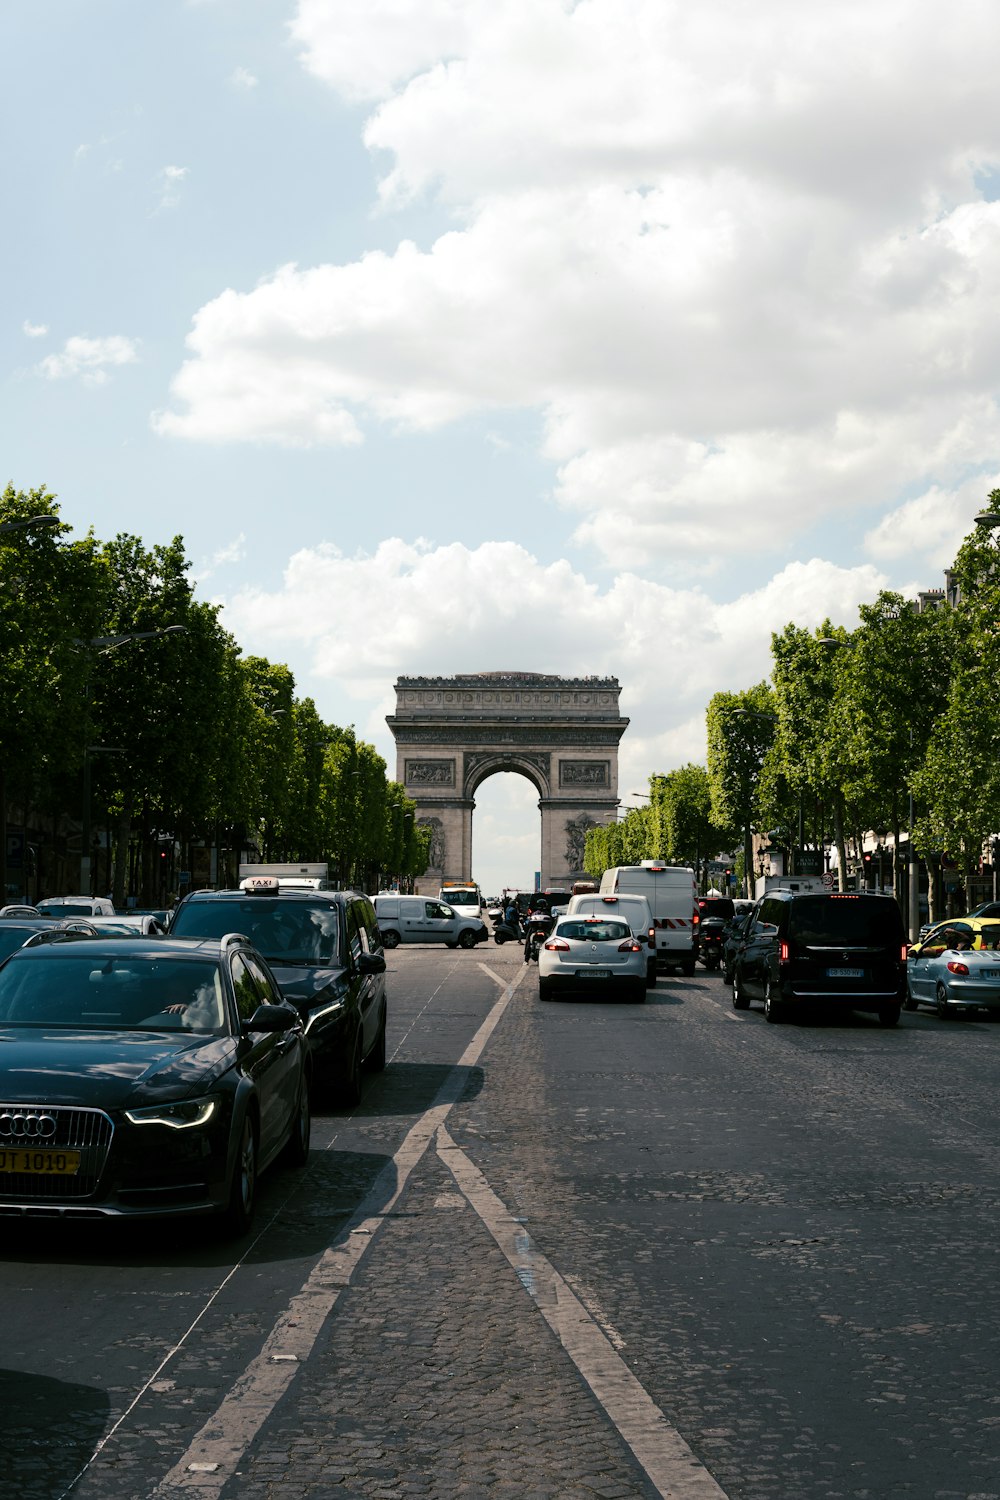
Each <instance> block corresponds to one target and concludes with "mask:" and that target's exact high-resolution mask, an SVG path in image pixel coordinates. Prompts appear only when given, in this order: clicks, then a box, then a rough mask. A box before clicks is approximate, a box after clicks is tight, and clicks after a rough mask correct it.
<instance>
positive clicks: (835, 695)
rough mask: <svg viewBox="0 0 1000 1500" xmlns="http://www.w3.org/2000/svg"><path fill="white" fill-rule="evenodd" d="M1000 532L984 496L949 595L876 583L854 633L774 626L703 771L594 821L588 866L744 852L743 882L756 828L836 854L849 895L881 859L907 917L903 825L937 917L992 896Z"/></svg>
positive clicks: (679, 773) (716, 704)
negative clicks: (764, 669) (892, 589)
mask: <svg viewBox="0 0 1000 1500" xmlns="http://www.w3.org/2000/svg"><path fill="white" fill-rule="evenodd" d="M998 528H1000V490H993V491H991V492H990V495H989V499H988V502H987V506H986V508H985V510H984V511H983V512H982V513H981V515H980V516H979V517H978V518H977V520H976V524H975V525H974V526H973V528H972V530H971V532H970V533H969V535H968V536H967V537H966V538H965V540H964V542H963V543H962V545H961V547H960V548H959V551H958V555H957V557H956V559H955V562H954V564H953V567H952V568H951V570H950V571H949V573H948V574H946V579H947V585H948V586H947V590H945V591H940V592H939V593H936V594H934V595H932V596H930V597H928V596H927V595H924V596H922V600H921V601H920V603H919V604H918V603H915V602H914V601H910V600H906V599H904V598H903V597H902V595H900V594H895V593H889V592H883V593H880V594H879V596H878V598H877V599H876V600H875V602H874V603H873V604H866V605H862V606H861V608H860V610H859V616H860V619H859V623H858V625H857V627H856V628H855V629H854V630H845V629H840V628H834V627H833V626H832V625H831V624H830V623H829V621H827V622H825V623H824V624H823V625H822V626H821V627H820V628H819V629H818V630H813V631H810V630H806V629H804V628H802V627H801V626H799V625H796V624H795V623H789V624H788V625H786V626H785V628H784V630H782V631H781V632H780V633H777V634H775V635H773V636H772V643H771V650H772V661H773V666H772V671H771V675H770V678H769V679H767V680H765V681H763V682H759V683H756V684H754V685H753V686H751V687H747V688H745V689H742V690H741V691H738V692H725V693H716V694H715V696H714V697H713V698H712V699H711V701H710V703H709V705H708V711H707V730H708V756H707V765H705V766H700V765H688V766H684V767H682V768H681V769H679V770H676V771H671V772H668V773H667V774H665V775H655V776H652V777H651V778H650V783H649V786H650V799H649V805H648V806H647V807H642V808H633V809H631V810H630V811H629V812H628V813H627V815H626V817H625V818H624V820H623V821H621V822H620V823H615V824H608V825H606V826H603V827H600V828H594V829H592V830H591V831H590V833H589V834H588V836H587V845H586V859H585V867H586V870H587V873H588V874H590V875H593V876H599V875H600V874H601V872H602V871H603V870H604V869H607V868H609V867H611V866H613V865H617V864H632V863H635V862H637V861H638V860H640V859H662V860H664V861H665V862H668V863H671V864H691V865H695V866H702V867H703V866H704V862H705V861H706V859H708V858H715V857H716V856H718V855H719V854H720V852H721V851H739V852H738V854H737V856H736V861H735V869H736V873H737V876H738V879H739V882H740V888H741V890H742V891H743V892H745V893H748V892H749V891H750V890H751V888H752V877H753V875H754V873H755V870H754V849H755V847H757V848H759V846H760V843H761V841H762V839H763V842H764V843H765V844H766V843H769V844H770V845H771V846H772V847H780V848H781V849H783V850H784V851H785V852H786V854H788V855H789V856H790V858H791V861H792V869H793V870H794V868H795V863H794V862H795V859H796V856H798V858H799V861H800V864H803V865H804V864H805V863H806V860H803V859H802V851H810V850H811V851H813V859H812V860H811V861H810V863H812V864H813V865H818V867H819V869H821V870H822V869H823V867H824V862H825V857H826V851H827V850H831V851H832V850H833V849H835V850H836V859H835V860H834V861H833V863H834V864H835V865H836V867H837V870H838V879H839V881H840V884H841V888H842V889H844V888H846V887H847V882H848V880H849V879H850V878H851V877H852V876H855V872H857V874H856V876H855V878H859V879H861V880H863V879H864V873H863V872H865V871H866V868H867V869H871V870H873V871H874V870H876V869H879V868H881V872H882V873H881V882H880V883H881V884H882V885H884V887H885V889H887V890H888V889H891V890H892V891H893V892H895V893H896V895H897V897H898V899H899V900H900V904H901V905H902V906H903V909H904V913H905V914H906V916H907V918H909V916H910V914H909V911H908V909H907V907H908V892H909V888H910V882H909V881H908V879H907V867H908V852H909V848H910V832H911V826H912V846H913V850H914V854H915V857H916V859H918V860H919V862H920V875H921V880H920V884H921V888H922V889H923V890H926V892H927V897H928V905H929V914H930V917H931V919H932V920H933V919H936V918H938V917H941V916H943V915H946V914H947V910H946V908H947V907H948V906H949V904H950V906H952V907H955V908H957V909H961V908H962V906H963V905H971V904H973V901H974V900H975V901H978V900H982V899H986V898H987V897H988V896H990V895H991V894H993V893H994V891H995V875H994V873H993V866H994V862H995V859H996V857H997V854H998V850H997V847H996V846H997V844H998V843H1000V839H998V833H1000V753H998V752H1000V693H998V691H997V683H998V681H1000V548H998V544H997V537H998V535H1000V531H998ZM873 838H874V840H875V841H877V846H878V851H879V852H878V863H877V865H876V864H875V863H874V861H873V858H872V845H873ZM866 848H867V851H868V864H867V865H866V857H865V851H866ZM883 850H884V864H883V853H882V851H883ZM807 859H808V856H807ZM801 872H802V871H801V870H800V873H801ZM870 880H871V877H869V882H870ZM910 925H911V931H912V928H913V922H912V921H911V924H910Z"/></svg>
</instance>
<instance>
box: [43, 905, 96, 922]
mask: <svg viewBox="0 0 1000 1500" xmlns="http://www.w3.org/2000/svg"><path fill="white" fill-rule="evenodd" d="M38 910H39V913H40V914H41V916H43V917H57V918H59V919H62V918H63V917H92V916H93V915H94V903H93V902H92V901H39V903H38Z"/></svg>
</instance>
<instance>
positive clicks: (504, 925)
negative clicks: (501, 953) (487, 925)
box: [493, 920, 521, 943]
mask: <svg viewBox="0 0 1000 1500" xmlns="http://www.w3.org/2000/svg"><path fill="white" fill-rule="evenodd" d="M493 941H494V942H495V943H519V942H520V941H521V934H520V933H519V932H518V930H517V928H516V927H512V926H511V924H510V923H509V922H504V921H502V920H497V921H496V922H494V923H493Z"/></svg>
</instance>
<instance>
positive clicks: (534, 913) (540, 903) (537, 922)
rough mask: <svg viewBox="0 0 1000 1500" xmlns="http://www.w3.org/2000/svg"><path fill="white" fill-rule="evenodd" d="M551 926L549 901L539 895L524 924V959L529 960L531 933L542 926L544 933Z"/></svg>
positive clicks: (527, 961)
mask: <svg viewBox="0 0 1000 1500" xmlns="http://www.w3.org/2000/svg"><path fill="white" fill-rule="evenodd" d="M551 926H552V918H551V916H550V915H549V903H548V902H547V901H546V899H545V897H544V896H540V897H539V898H538V900H537V901H536V902H535V904H534V905H533V906H532V908H531V910H530V912H529V913H528V917H527V920H526V922H525V924H524V961H525V963H530V961H531V938H532V933H533V932H537V931H538V930H539V928H542V929H543V930H544V931H545V932H546V933H547V932H548V930H549V928H550V927H551Z"/></svg>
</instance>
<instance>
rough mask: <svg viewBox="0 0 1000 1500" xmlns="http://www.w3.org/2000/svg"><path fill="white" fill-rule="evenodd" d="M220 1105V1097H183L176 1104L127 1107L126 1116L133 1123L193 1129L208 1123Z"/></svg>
mask: <svg viewBox="0 0 1000 1500" xmlns="http://www.w3.org/2000/svg"><path fill="white" fill-rule="evenodd" d="M218 1107H219V1101H218V1099H182V1100H179V1101H178V1103H176V1104H149V1105H146V1106H144V1107H143V1108H142V1109H127V1110H126V1111H125V1118H126V1120H128V1121H129V1122H130V1123H131V1124H132V1125H166V1126H168V1127H169V1129H171V1130H192V1129H194V1128H195V1127H196V1126H198V1125H207V1124H208V1122H209V1120H210V1119H211V1118H212V1116H213V1115H214V1114H215V1112H216V1110H217V1109H218Z"/></svg>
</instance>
